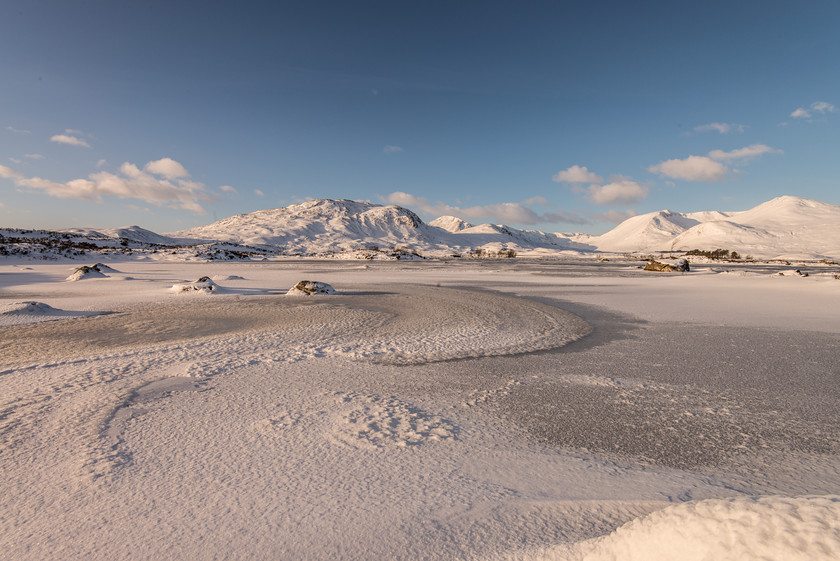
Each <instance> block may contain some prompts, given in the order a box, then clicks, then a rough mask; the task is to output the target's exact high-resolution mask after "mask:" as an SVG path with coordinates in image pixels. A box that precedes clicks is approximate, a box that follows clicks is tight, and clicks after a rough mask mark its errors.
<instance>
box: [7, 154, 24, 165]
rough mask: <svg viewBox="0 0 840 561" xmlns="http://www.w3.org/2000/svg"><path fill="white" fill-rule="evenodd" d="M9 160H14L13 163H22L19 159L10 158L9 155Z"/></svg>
mask: <svg viewBox="0 0 840 561" xmlns="http://www.w3.org/2000/svg"><path fill="white" fill-rule="evenodd" d="M9 161H10V162H14V163H16V164H21V163H23V162H22V161H21V160H18V159H17V158H12V157H11V156H9Z"/></svg>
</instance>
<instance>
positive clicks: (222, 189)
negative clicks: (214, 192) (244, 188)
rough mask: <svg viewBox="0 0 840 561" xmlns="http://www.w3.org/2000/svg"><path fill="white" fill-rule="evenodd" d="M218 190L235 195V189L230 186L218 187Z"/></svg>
mask: <svg viewBox="0 0 840 561" xmlns="http://www.w3.org/2000/svg"><path fill="white" fill-rule="evenodd" d="M219 190H220V191H224V192H226V193H236V192H237V191H236V189H234V188H233V187H231V186H230V185H219Z"/></svg>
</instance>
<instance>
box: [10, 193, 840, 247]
mask: <svg viewBox="0 0 840 561" xmlns="http://www.w3.org/2000/svg"><path fill="white" fill-rule="evenodd" d="M165 248H169V249H168V250H167V252H166V253H167V255H175V256H184V257H186V258H192V257H198V258H201V259H205V258H210V259H249V258H263V257H270V256H272V255H297V256H344V257H350V258H363V257H366V258H379V257H391V258H394V257H412V256H416V255H418V254H420V255H423V256H427V257H449V256H452V255H463V256H467V255H473V256H477V255H482V256H497V255H499V256H510V255H513V254H514V253H515V254H516V255H519V256H531V257H538V256H546V255H555V256H556V255H561V254H577V255H580V254H590V253H592V252H596V251H600V252H609V253H616V252H618V253H638V252H645V253H650V252H657V251H687V250H691V249H700V250H706V251H711V250H715V249H727V250H730V251H737V252H738V253H740V254H741V255H742V256H746V255H752V256H753V257H755V258H761V259H775V258H778V259H820V258H829V259H838V258H840V206H836V205H831V204H827V203H821V202H818V201H812V200H809V199H803V198H800V197H790V196H785V197H778V198H776V199H773V200H771V201H769V202H766V203H764V204H761V205H758V206H757V207H755V208H753V209H750V210H746V211H742V212H721V211H706V212H692V213H686V214H684V213H679V212H671V211H668V210H661V211H657V212H651V213H648V214H643V215H639V216H634V217H632V218H629V219H628V220H626V221H624V222H622V223H621V224H619V225H618V226H617V227H615V228H614V229H613V230H611V231H609V232H607V233H605V234H602V235H600V236H591V235H585V234H559V233H546V232H540V231H537V230H519V229H516V228H511V227H509V226H505V225H499V224H480V225H472V224H470V223H468V222H466V221H464V220H462V219H460V218H457V217H454V216H443V217H440V218H438V219H436V220H433V221H431V222H430V223H428V224H426V223H425V222H423V220H421V219H420V217H418V216H417V215H416V214H414V213H413V212H412V211H410V210H408V209H405V208H402V207H399V206H383V205H378V204H373V203H368V202H360V201H351V200H330V199H319V200H314V201H308V202H305V203H301V204H297V205H291V206H288V207H285V208H278V209H272V210H261V211H257V212H252V213H249V214H239V215H236V216H231V217H230V218H225V219H224V220H220V221H218V222H214V223H212V224H208V225H206V226H200V227H197V228H191V229H189V230H183V231H180V232H174V233H171V234H164V235H161V234H156V233H155V232H151V231H149V230H146V229H144V228H141V227H139V226H128V227H125V228H116V229H97V230H93V229H78V228H77V229H72V230H63V231H60V232H47V231H35V230H28V231H23V230H0V255H31V256H41V257H44V258H49V257H50V256H53V257H72V256H77V255H82V254H84V253H85V252H87V251H98V252H100V253H102V252H108V251H112V252H113V251H117V252H122V253H126V252H128V253H130V252H138V251H146V252H157V251H159V250H161V249H165ZM176 258H177V257H176Z"/></svg>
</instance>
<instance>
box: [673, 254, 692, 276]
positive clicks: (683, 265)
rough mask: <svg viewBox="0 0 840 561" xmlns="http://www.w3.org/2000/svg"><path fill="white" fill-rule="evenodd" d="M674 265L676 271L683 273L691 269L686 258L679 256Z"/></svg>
mask: <svg viewBox="0 0 840 561" xmlns="http://www.w3.org/2000/svg"><path fill="white" fill-rule="evenodd" d="M675 267H676V268H677V270H678V271H681V272H683V273H687V272H688V271H690V270H691V267H690V266H689V264H688V259H686V258H685V257H680V258H679V260H678V261H677V264H676V265H675Z"/></svg>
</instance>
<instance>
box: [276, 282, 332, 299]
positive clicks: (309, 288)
mask: <svg viewBox="0 0 840 561" xmlns="http://www.w3.org/2000/svg"><path fill="white" fill-rule="evenodd" d="M335 293H336V292H335V289H334V288H333V287H332V286H330V285H328V284H327V283H325V282H319V281H308V280H302V281H300V282H299V283H297V284H296V285H294V286H293V287H292V288H290V289H289V291H288V292H287V293H286V295H288V296H312V295H314V294H335Z"/></svg>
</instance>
